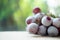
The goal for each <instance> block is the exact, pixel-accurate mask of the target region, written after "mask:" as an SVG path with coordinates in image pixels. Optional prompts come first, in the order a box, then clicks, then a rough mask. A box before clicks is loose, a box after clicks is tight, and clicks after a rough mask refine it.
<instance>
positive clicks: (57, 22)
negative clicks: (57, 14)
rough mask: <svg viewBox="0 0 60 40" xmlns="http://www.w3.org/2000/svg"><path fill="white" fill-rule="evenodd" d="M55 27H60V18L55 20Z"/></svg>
mask: <svg viewBox="0 0 60 40" xmlns="http://www.w3.org/2000/svg"><path fill="white" fill-rule="evenodd" d="M53 25H54V26H56V27H60V18H55V19H54V20H53Z"/></svg>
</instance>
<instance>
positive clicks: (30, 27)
mask: <svg viewBox="0 0 60 40" xmlns="http://www.w3.org/2000/svg"><path fill="white" fill-rule="evenodd" d="M26 30H27V31H28V32H29V33H33V34H35V33H36V32H37V30H38V25H37V24H36V23H31V24H29V25H28V26H27V28H26Z"/></svg>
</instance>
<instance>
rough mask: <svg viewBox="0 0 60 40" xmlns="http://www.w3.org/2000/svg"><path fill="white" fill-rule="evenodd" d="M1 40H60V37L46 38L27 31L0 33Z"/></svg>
mask: <svg viewBox="0 0 60 40" xmlns="http://www.w3.org/2000/svg"><path fill="white" fill-rule="evenodd" d="M0 40H60V37H45V36H40V35H33V34H29V33H28V32H25V31H8V32H0Z"/></svg>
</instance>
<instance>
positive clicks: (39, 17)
mask: <svg viewBox="0 0 60 40" xmlns="http://www.w3.org/2000/svg"><path fill="white" fill-rule="evenodd" d="M33 14H34V15H33V16H29V17H27V19H26V25H27V27H26V30H27V31H28V32H29V33H32V34H37V35H42V36H46V35H48V36H59V35H60V18H53V17H51V16H48V15H46V14H44V13H43V12H42V11H41V9H40V8H38V7H36V8H34V9H33Z"/></svg>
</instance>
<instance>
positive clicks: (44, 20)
mask: <svg viewBox="0 0 60 40" xmlns="http://www.w3.org/2000/svg"><path fill="white" fill-rule="evenodd" d="M41 23H42V24H43V25H44V26H50V25H51V23H52V19H51V17H49V16H44V17H43V18H42V21H41Z"/></svg>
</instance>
